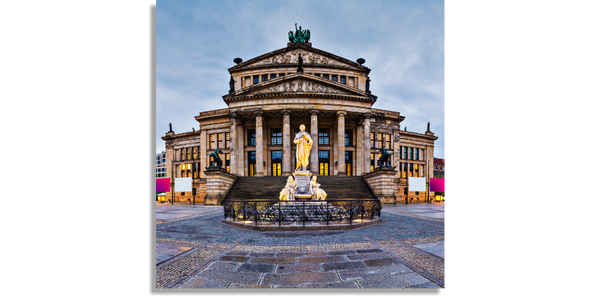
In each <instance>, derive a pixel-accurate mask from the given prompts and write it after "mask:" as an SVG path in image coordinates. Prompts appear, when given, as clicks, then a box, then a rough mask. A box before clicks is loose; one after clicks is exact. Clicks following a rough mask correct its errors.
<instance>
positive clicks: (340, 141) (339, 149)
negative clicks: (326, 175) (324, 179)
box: [333, 111, 346, 175]
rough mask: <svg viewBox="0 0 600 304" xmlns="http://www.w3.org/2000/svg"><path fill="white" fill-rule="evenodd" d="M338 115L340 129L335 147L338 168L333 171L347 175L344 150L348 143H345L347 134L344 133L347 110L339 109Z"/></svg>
mask: <svg viewBox="0 0 600 304" xmlns="http://www.w3.org/2000/svg"><path fill="white" fill-rule="evenodd" d="M337 115H338V119H337V121H338V131H337V140H336V143H335V147H336V155H337V157H336V158H337V162H338V165H337V168H336V169H334V170H337V172H335V171H334V172H333V174H334V175H335V174H337V175H346V165H345V164H346V153H344V151H345V150H346V145H345V140H344V138H345V136H344V134H346V119H345V116H346V111H337Z"/></svg>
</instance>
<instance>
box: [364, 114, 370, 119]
mask: <svg viewBox="0 0 600 304" xmlns="http://www.w3.org/2000/svg"><path fill="white" fill-rule="evenodd" d="M363 119H371V113H365V114H363Z"/></svg>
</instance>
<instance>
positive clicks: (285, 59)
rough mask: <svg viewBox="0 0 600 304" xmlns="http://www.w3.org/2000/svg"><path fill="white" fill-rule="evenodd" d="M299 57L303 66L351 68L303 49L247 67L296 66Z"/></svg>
mask: <svg viewBox="0 0 600 304" xmlns="http://www.w3.org/2000/svg"><path fill="white" fill-rule="evenodd" d="M300 56H302V62H303V64H311V63H316V64H329V65H335V66H344V67H351V65H349V64H347V63H344V62H341V61H340V60H337V59H335V58H332V57H329V56H325V55H323V54H318V53H316V52H312V51H307V50H304V49H295V50H291V51H287V52H283V53H280V54H276V55H273V56H270V57H267V58H264V59H262V60H259V61H257V62H255V63H252V64H249V65H248V67H257V66H261V65H267V64H278V63H292V64H298V58H300Z"/></svg>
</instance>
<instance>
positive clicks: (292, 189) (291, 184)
mask: <svg viewBox="0 0 600 304" xmlns="http://www.w3.org/2000/svg"><path fill="white" fill-rule="evenodd" d="M296 188H298V184H296V181H294V178H293V177H291V176H290V177H288V180H287V183H286V184H285V188H283V189H281V192H279V200H281V201H293V200H295V199H296V197H295V196H296Z"/></svg>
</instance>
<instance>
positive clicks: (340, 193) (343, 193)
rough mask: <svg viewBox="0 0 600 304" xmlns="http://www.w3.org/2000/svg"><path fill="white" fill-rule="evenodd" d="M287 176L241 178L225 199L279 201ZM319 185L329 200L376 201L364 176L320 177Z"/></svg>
mask: <svg viewBox="0 0 600 304" xmlns="http://www.w3.org/2000/svg"><path fill="white" fill-rule="evenodd" d="M286 181H287V176H262V177H248V176H244V177H239V178H238V179H237V181H236V182H235V184H233V186H232V187H231V190H230V191H229V193H228V194H227V196H226V197H225V199H232V200H250V199H278V198H279V192H280V191H281V189H283V187H285V184H286ZM317 183H319V184H321V189H323V190H325V192H326V193H327V199H346V198H358V199H376V198H377V197H376V196H375V195H374V194H373V192H372V191H371V189H370V188H369V185H368V184H367V182H365V180H364V179H363V178H362V176H344V175H337V176H318V177H317Z"/></svg>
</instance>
